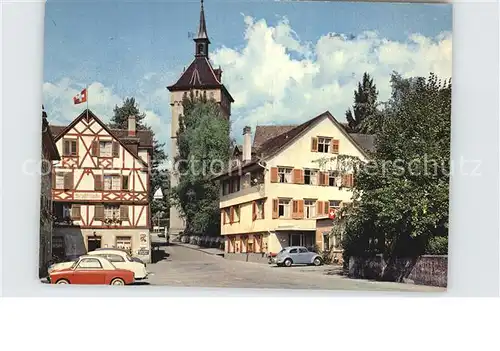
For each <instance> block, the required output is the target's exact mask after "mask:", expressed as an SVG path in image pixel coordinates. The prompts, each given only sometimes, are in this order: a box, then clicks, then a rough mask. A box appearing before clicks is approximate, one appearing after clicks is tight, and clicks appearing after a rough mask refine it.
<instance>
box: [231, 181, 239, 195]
mask: <svg viewBox="0 0 500 351" xmlns="http://www.w3.org/2000/svg"><path fill="white" fill-rule="evenodd" d="M237 191H240V179H239V178H234V179H231V193H235V192H237Z"/></svg>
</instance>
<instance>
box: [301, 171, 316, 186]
mask: <svg viewBox="0 0 500 351" xmlns="http://www.w3.org/2000/svg"><path fill="white" fill-rule="evenodd" d="M304 184H309V185H318V172H317V171H316V170H313V169H306V170H304Z"/></svg>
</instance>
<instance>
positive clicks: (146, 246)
mask: <svg viewBox="0 0 500 351" xmlns="http://www.w3.org/2000/svg"><path fill="white" fill-rule="evenodd" d="M52 131H53V133H54V134H55V141H56V145H57V149H58V150H59V153H60V154H61V155H62V156H61V161H60V162H59V163H58V164H56V165H55V167H54V175H53V178H52V198H53V201H54V206H53V213H54V216H55V223H54V235H53V244H54V245H53V246H54V251H57V253H58V254H59V255H61V256H66V257H67V256H76V255H81V254H84V253H86V252H88V251H92V250H95V249H96V248H101V247H116V248H122V249H126V250H128V251H129V252H130V253H131V254H133V255H134V256H137V257H140V258H141V259H143V260H145V261H149V259H150V238H149V229H150V226H151V221H150V203H149V193H150V162H151V156H152V150H153V145H152V144H153V140H152V134H151V132H150V131H147V130H136V121H135V117H134V116H131V117H129V120H128V130H117V129H110V128H108V127H107V126H106V125H105V124H104V123H103V122H102V121H101V120H100V119H99V118H98V117H97V116H96V115H95V114H94V113H92V111H90V110H85V111H84V112H82V114H80V115H79V116H78V117H77V118H76V119H75V120H74V121H73V122H72V123H71V124H70V125H68V126H65V127H61V126H53V127H52Z"/></svg>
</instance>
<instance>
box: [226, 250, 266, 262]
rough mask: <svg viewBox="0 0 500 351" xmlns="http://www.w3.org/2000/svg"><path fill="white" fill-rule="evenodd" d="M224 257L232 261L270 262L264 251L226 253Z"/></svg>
mask: <svg viewBox="0 0 500 351" xmlns="http://www.w3.org/2000/svg"><path fill="white" fill-rule="evenodd" d="M224 258H225V259H227V260H232V261H243V262H253V263H265V264H268V260H269V259H268V258H267V255H266V254H265V253H264V252H263V253H227V252H226V253H224Z"/></svg>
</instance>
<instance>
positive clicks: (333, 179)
mask: <svg viewBox="0 0 500 351" xmlns="http://www.w3.org/2000/svg"><path fill="white" fill-rule="evenodd" d="M328 185H329V186H336V185H337V172H336V171H330V172H328Z"/></svg>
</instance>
